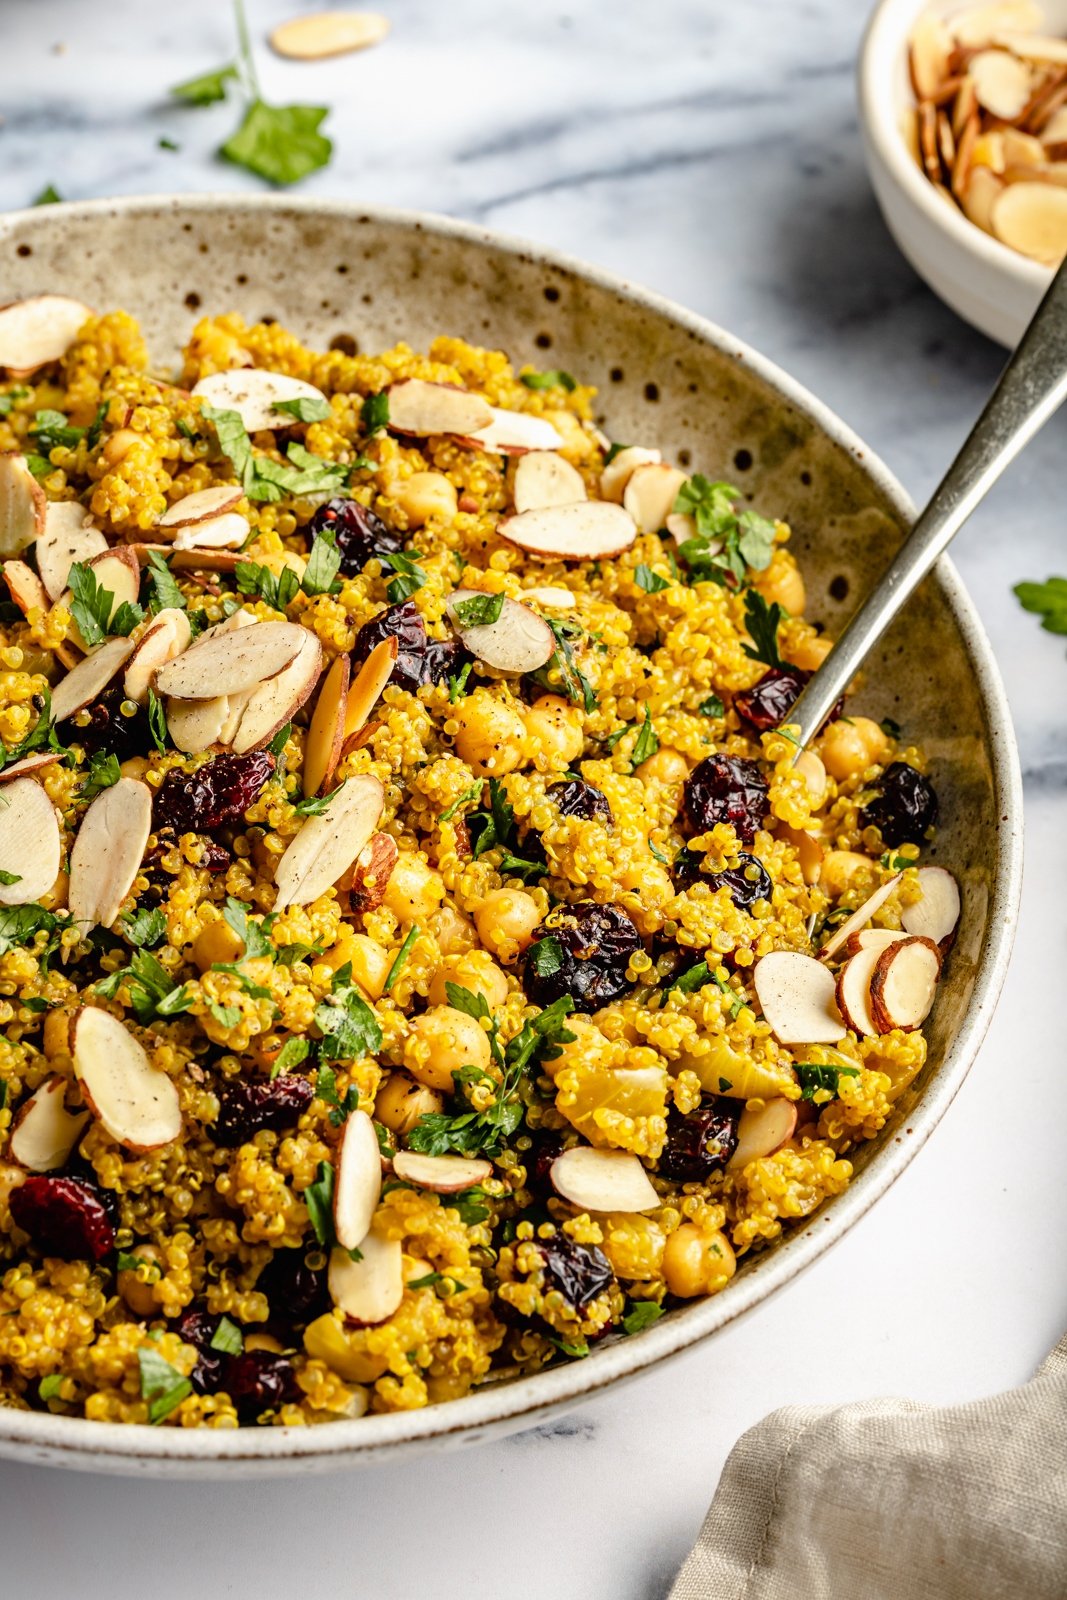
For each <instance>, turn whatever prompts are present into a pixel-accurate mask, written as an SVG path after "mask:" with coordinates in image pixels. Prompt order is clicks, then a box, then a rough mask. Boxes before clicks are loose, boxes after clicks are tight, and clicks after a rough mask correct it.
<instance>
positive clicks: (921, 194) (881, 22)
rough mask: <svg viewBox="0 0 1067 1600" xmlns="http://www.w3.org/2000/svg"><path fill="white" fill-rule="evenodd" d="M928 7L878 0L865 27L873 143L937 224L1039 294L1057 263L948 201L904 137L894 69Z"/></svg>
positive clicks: (865, 98) (865, 113) (866, 116)
mask: <svg viewBox="0 0 1067 1600" xmlns="http://www.w3.org/2000/svg"><path fill="white" fill-rule="evenodd" d="M928 9H930V0H879V3H878V5H876V6H875V8H874V10H873V11H872V13H871V15H870V18H869V19H868V22H867V26H866V29H865V30H864V34H863V39H862V42H861V44H860V54H859V61H858V65H857V85H858V98H859V108H860V120H861V122H862V124H863V127H864V130H865V132H866V134H867V137H868V140H869V141H870V144H871V146H872V147H873V149H874V151H875V152H876V154H877V155H878V156H879V157H880V158H881V161H882V164H883V166H884V167H885V168H886V170H887V172H888V174H889V176H890V177H891V178H892V180H893V181H894V182H895V184H896V185H897V187H898V189H902V190H903V191H904V193H905V194H906V195H907V197H908V198H909V199H910V200H911V202H912V203H913V205H915V206H917V207H918V209H919V210H920V211H921V212H922V213H923V215H924V216H925V217H927V218H928V220H929V221H930V222H931V223H932V224H933V225H934V226H935V227H938V228H940V229H941V230H942V232H944V233H945V234H946V235H947V236H948V237H949V238H950V239H952V240H953V242H954V243H955V244H956V245H958V246H959V248H960V249H962V250H966V251H968V252H970V253H971V254H973V255H975V256H977V257H979V258H981V260H982V261H984V263H985V264H986V265H987V266H988V267H990V268H992V269H993V270H995V271H998V272H1004V273H1006V274H1007V275H1008V276H1009V277H1012V278H1014V279H1015V280H1016V282H1017V283H1018V284H1019V285H1021V286H1023V287H1025V288H1026V289H1028V290H1032V291H1033V292H1034V293H1035V294H1039V293H1040V291H1042V290H1044V289H1047V288H1048V286H1049V284H1050V283H1051V282H1052V268H1051V267H1043V266H1042V265H1041V263H1040V262H1039V261H1031V260H1029V258H1028V257H1026V256H1023V255H1020V254H1019V252H1018V251H1017V250H1010V249H1009V248H1008V246H1007V245H1006V244H1002V243H1001V242H1000V240H999V239H996V238H994V237H993V235H992V234H990V233H985V232H984V231H983V229H981V228H979V227H978V226H977V225H976V224H975V223H973V222H971V221H970V219H969V218H967V217H965V216H964V214H963V212H962V211H960V210H959V209H958V208H957V207H956V206H954V205H953V206H948V205H946V204H945V202H944V200H942V199H941V198H940V197H939V195H938V194H937V192H936V191H935V189H934V186H933V184H932V183H931V182H930V181H929V179H928V178H926V177H924V176H923V174H922V173H921V172H920V171H919V169H918V167H917V166H916V165H915V162H914V161H913V160H912V157H911V153H910V151H909V150H908V148H907V145H906V143H905V140H904V134H903V132H902V130H901V127H900V119H899V116H898V112H897V106H896V103H895V98H894V92H893V81H892V75H893V72H894V71H895V69H896V66H897V64H898V62H899V61H900V59H901V56H902V55H903V54H904V52H905V51H906V50H907V44H908V31H909V29H910V25H911V24H912V23H913V22H914V21H915V18H916V17H917V16H918V15H919V13H920V12H922V11H925V10H928Z"/></svg>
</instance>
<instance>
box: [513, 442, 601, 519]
mask: <svg viewBox="0 0 1067 1600" xmlns="http://www.w3.org/2000/svg"><path fill="white" fill-rule="evenodd" d="M588 498H589V496H588V494H587V493H586V488H585V483H584V481H583V479H582V475H581V473H580V472H579V471H578V468H577V467H572V466H571V464H570V462H569V461H564V459H563V457H562V456H559V455H556V453H555V452H554V451H552V450H528V451H527V452H526V454H525V455H521V456H516V457H515V462H514V465H513V467H512V469H511V499H512V504H513V505H514V507H515V510H516V511H540V510H542V508H543V507H545V506H571V505H576V504H577V502H578V501H579V500H587V499H588Z"/></svg>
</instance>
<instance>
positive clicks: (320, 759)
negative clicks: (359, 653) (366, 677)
mask: <svg viewBox="0 0 1067 1600" xmlns="http://www.w3.org/2000/svg"><path fill="white" fill-rule="evenodd" d="M351 671H352V663H351V659H350V657H348V656H347V655H344V656H338V657H337V660H336V661H335V662H334V664H333V666H332V667H331V668H330V670H329V672H328V673H327V674H326V676H325V678H324V679H323V683H322V688H321V689H320V690H319V698H318V700H317V701H316V702H315V710H314V712H313V713H312V717H311V725H310V727H309V728H308V735H307V742H306V744H305V745H304V794H305V796H309V797H310V796H311V795H313V794H318V793H319V792H320V790H322V789H325V788H326V787H327V786H328V784H329V782H330V779H331V778H332V777H333V775H334V773H335V772H336V770H337V763H338V762H339V761H340V759H341V746H342V745H343V744H344V740H345V714H346V712H347V709H348V680H349V675H350V673H351Z"/></svg>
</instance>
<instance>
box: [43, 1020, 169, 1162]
mask: <svg viewBox="0 0 1067 1600" xmlns="http://www.w3.org/2000/svg"><path fill="white" fill-rule="evenodd" d="M70 1038H71V1053H72V1055H73V1057H74V1072H75V1076H76V1077H77V1079H78V1082H79V1083H80V1084H81V1086H82V1093H83V1094H84V1095H85V1098H86V1100H87V1101H88V1103H89V1109H90V1110H91V1111H92V1113H93V1115H94V1117H95V1118H96V1119H97V1121H98V1122H99V1123H101V1124H102V1125H103V1127H104V1129H105V1131H106V1132H107V1133H109V1134H110V1135H111V1137H112V1138H113V1139H115V1140H117V1142H118V1143H119V1144H121V1145H124V1146H125V1148H126V1149H127V1150H134V1151H137V1152H138V1153H140V1152H143V1151H145V1150H157V1149H158V1148H159V1146H160V1145H164V1144H170V1143H172V1141H173V1140H175V1139H176V1138H177V1137H178V1135H179V1134H180V1133H181V1131H182V1112H181V1102H180V1100H179V1098H178V1090H177V1088H176V1086H175V1085H174V1083H172V1081H171V1080H170V1078H168V1077H167V1074H166V1073H165V1072H162V1071H160V1069H159V1068H158V1067H154V1066H153V1065H152V1063H151V1061H150V1060H149V1058H148V1054H147V1052H146V1051H145V1049H144V1046H143V1045H142V1044H141V1043H140V1041H139V1040H137V1039H135V1038H134V1036H133V1034H132V1033H130V1031H129V1030H128V1028H126V1027H124V1025H123V1024H122V1023H121V1022H119V1021H118V1019H117V1018H116V1017H113V1016H112V1015H111V1014H110V1012H108V1011H101V1010H99V1009H98V1008H97V1007H96V1006H81V1007H79V1009H78V1010H77V1011H76V1012H75V1013H74V1015H73V1017H72V1018H71V1024H70Z"/></svg>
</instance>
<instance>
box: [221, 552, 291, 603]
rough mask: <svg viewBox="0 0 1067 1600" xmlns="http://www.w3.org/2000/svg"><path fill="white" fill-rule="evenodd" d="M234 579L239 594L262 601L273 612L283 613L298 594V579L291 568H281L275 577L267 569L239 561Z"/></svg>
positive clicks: (255, 563)
mask: <svg viewBox="0 0 1067 1600" xmlns="http://www.w3.org/2000/svg"><path fill="white" fill-rule="evenodd" d="M234 579H235V581H236V584H237V588H238V590H239V591H240V593H241V594H247V595H251V596H253V597H255V598H256V599H258V600H262V601H263V603H264V605H268V606H270V607H271V609H272V610H273V611H282V612H284V611H285V610H286V609H287V607H289V606H291V605H292V603H293V601H294V600H295V599H296V597H297V595H298V593H299V592H300V579H299V578H298V577H297V575H296V573H295V572H294V571H293V569H292V567H283V568H282V570H281V572H280V573H279V575H278V576H277V577H275V576H274V574H273V572H271V570H270V568H269V567H261V566H260V565H259V564H258V563H257V562H255V561H239V562H238V563H237V566H236V567H235V569H234Z"/></svg>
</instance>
